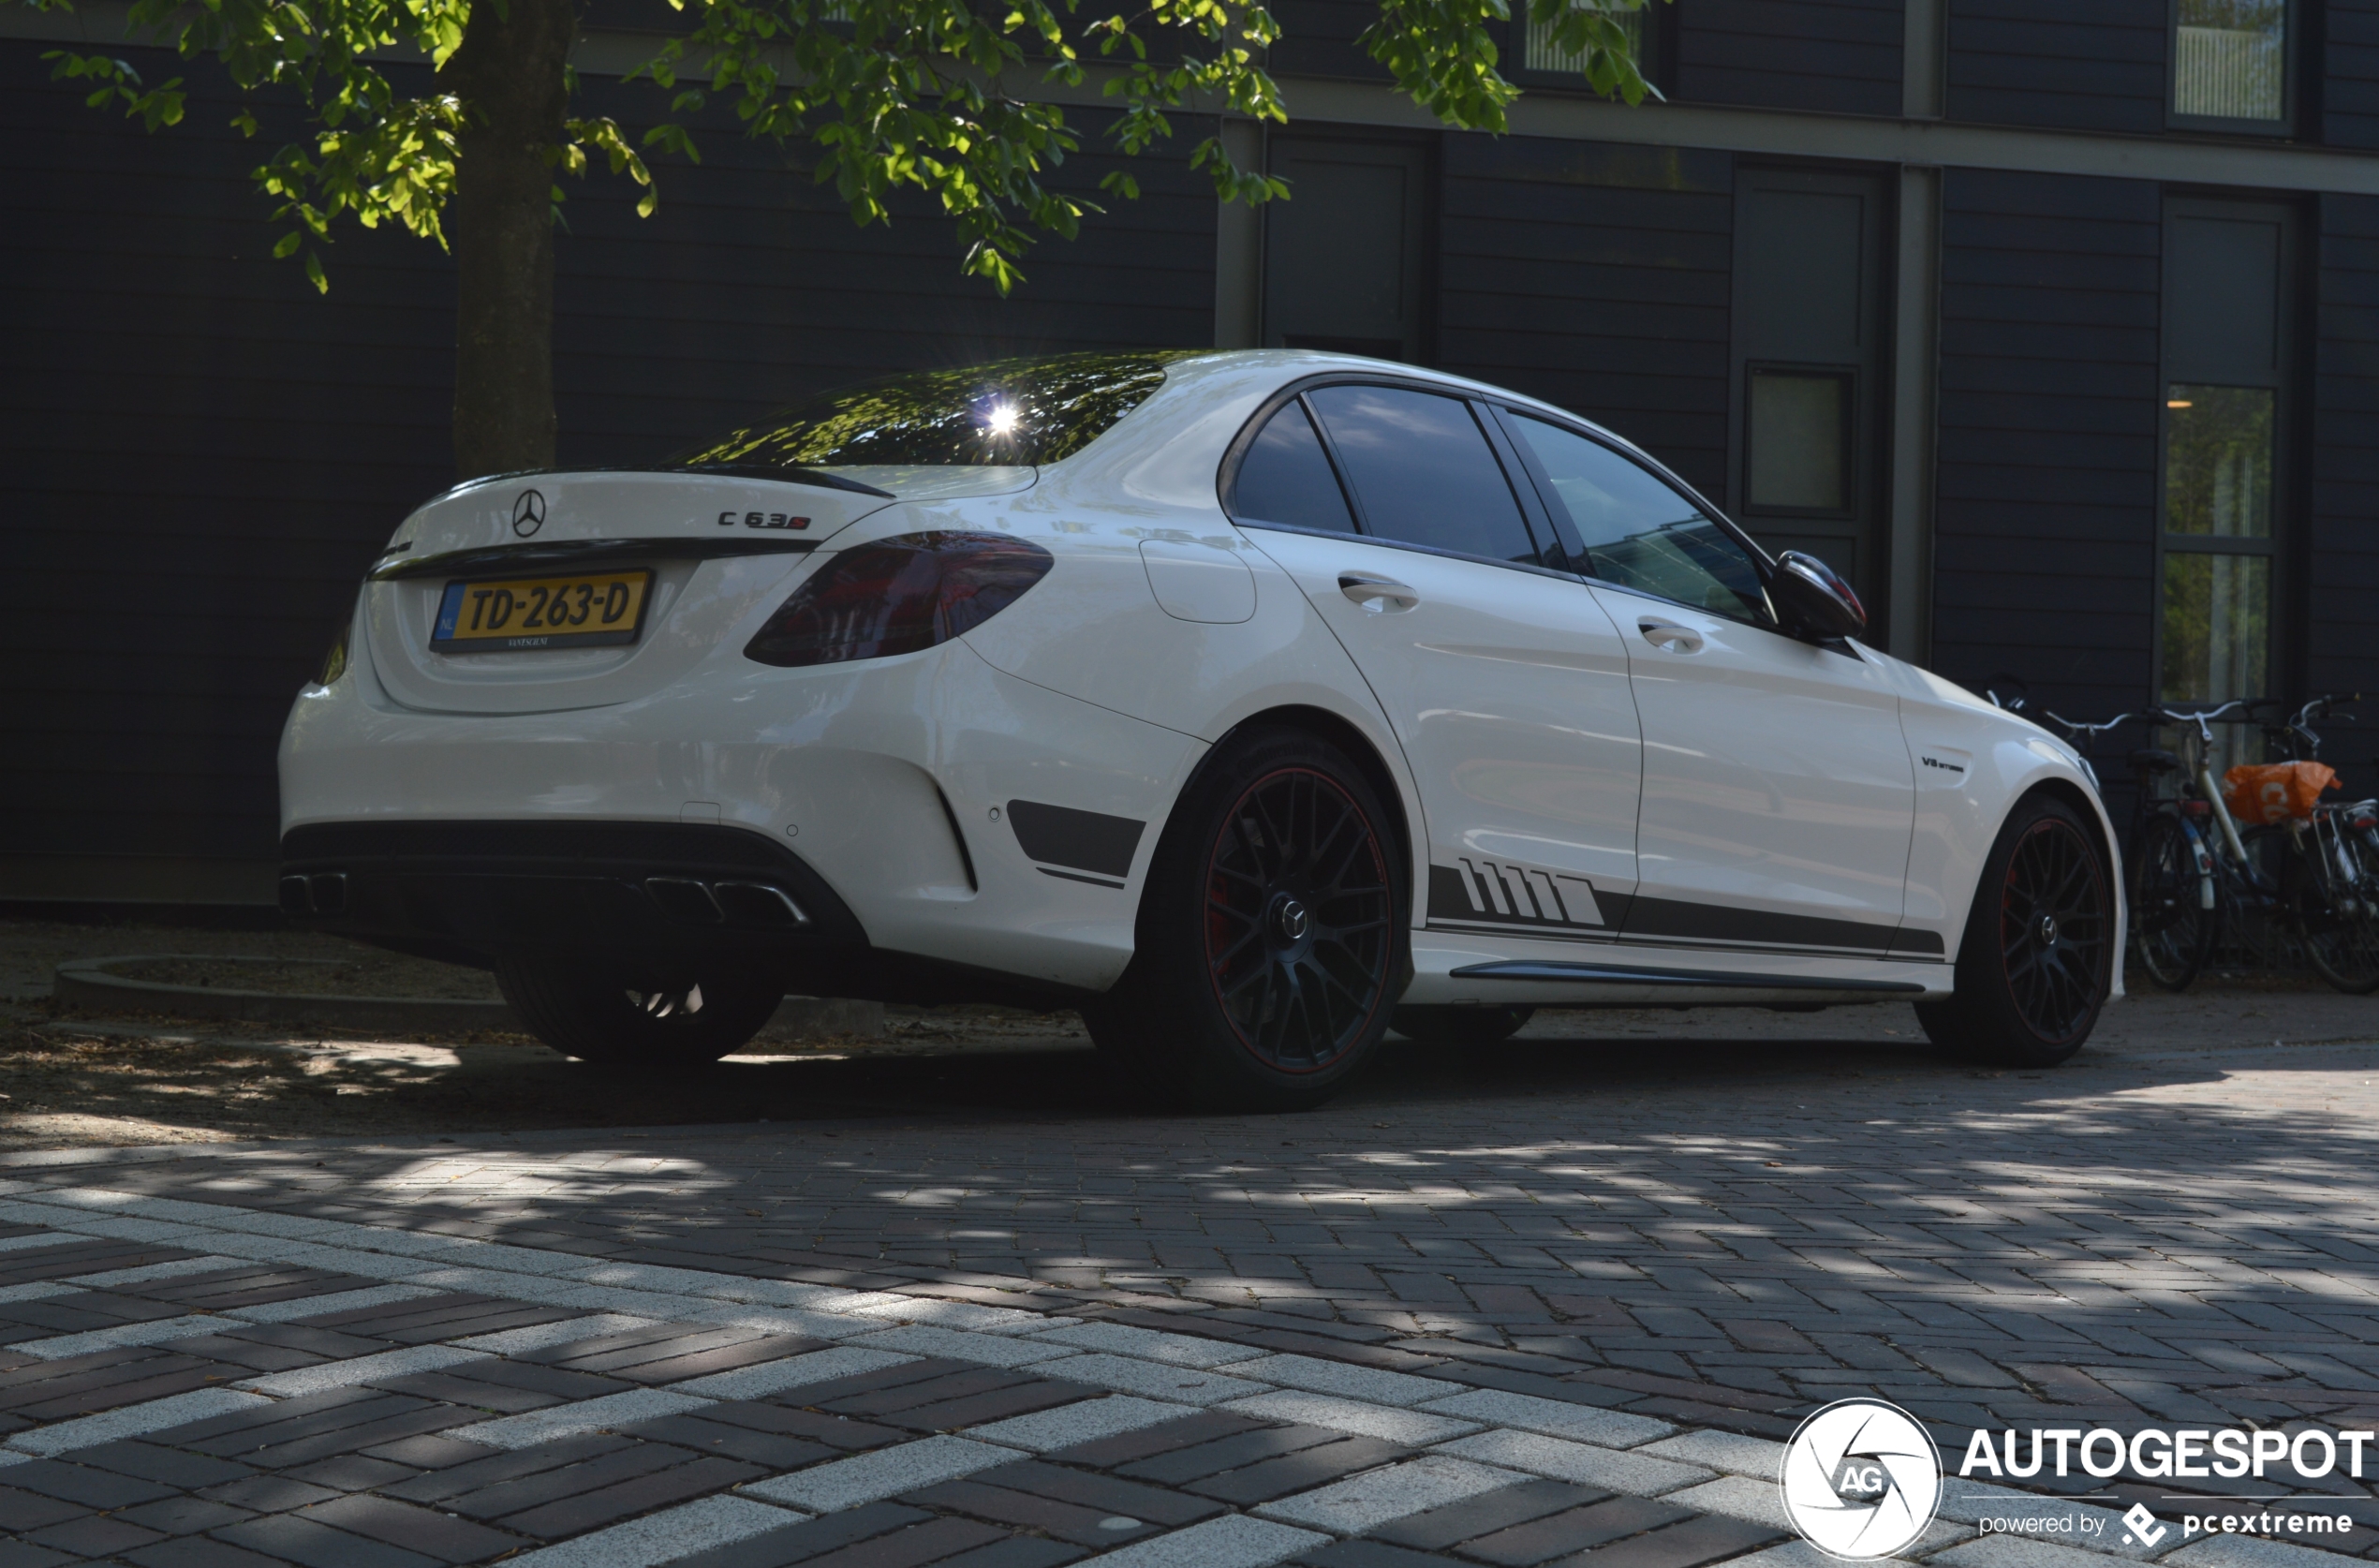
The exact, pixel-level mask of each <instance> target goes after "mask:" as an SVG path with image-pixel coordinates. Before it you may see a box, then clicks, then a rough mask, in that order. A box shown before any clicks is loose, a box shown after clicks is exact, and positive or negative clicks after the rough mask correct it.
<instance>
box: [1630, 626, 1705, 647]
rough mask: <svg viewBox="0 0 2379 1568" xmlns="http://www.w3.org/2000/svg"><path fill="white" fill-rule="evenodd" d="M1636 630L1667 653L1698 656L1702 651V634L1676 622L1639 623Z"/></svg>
mask: <svg viewBox="0 0 2379 1568" xmlns="http://www.w3.org/2000/svg"><path fill="white" fill-rule="evenodd" d="M1635 629H1636V630H1638V631H1640V632H1642V633H1644V640H1645V641H1646V642H1647V643H1651V644H1652V645H1653V646H1654V647H1656V648H1659V649H1661V650H1662V651H1663V652H1666V653H1674V654H1697V653H1700V652H1701V651H1702V634H1701V633H1700V632H1698V631H1696V630H1694V629H1692V627H1690V626H1678V625H1677V623H1676V622H1674V621H1638V622H1636V623H1635Z"/></svg>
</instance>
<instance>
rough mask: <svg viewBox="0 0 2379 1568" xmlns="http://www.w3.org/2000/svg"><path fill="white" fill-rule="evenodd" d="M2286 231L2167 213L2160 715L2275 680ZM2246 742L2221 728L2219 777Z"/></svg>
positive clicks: (2282, 519)
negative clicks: (2165, 709)
mask: <svg viewBox="0 0 2379 1568" xmlns="http://www.w3.org/2000/svg"><path fill="white" fill-rule="evenodd" d="M2294 229H2295V215H2294V214H2293V213H2291V212H2290V211H2289V210H2288V209H2286V208H2284V207H2278V206H2266V205H2262V204H2251V203H2247V202H2220V201H2209V200H2178V199H2177V200H2170V201H2168V202H2167V203H2166V204H2165V331H2164V337H2165V350H2164V355H2165V380H2164V391H2165V397H2164V405H2165V406H2164V408H2163V410H2162V419H2161V424H2162V427H2163V449H2164V452H2163V463H2162V472H2161V473H2160V474H2159V475H2158V481H2159V484H2158V488H2159V489H2160V491H2161V492H2162V500H2161V503H2160V506H2159V512H2160V515H2159V518H2158V524H2159V525H2158V528H2157V534H2158V540H2159V545H2160V553H2161V555H2162V564H2161V566H2160V567H2159V569H2158V572H2157V577H2158V589H2159V593H2158V599H2159V604H2158V607H2157V620H2156V636H2157V644H2158V648H2159V653H2160V658H2159V667H2158V673H2157V677H2156V691H2157V695H2158V697H2159V698H2160V699H2161V700H2162V701H2163V702H2164V703H2165V704H2167V705H2169V706H2174V707H2180V708H2195V707H2205V706H2210V705H2212V704H2214V703H2226V702H2229V701H2230V700H2231V699H2233V698H2237V697H2262V696H2277V695H2280V694H2281V689H2282V688H2283V687H2285V686H2286V685H2287V684H2288V682H2287V679H2286V672H2285V671H2284V670H2283V668H2281V652H2282V649H2283V645H2284V644H2283V640H2282V639H2281V637H2280V636H2279V635H2278V634H2279V632H2280V631H2281V630H2282V628H2281V626H2280V607H2281V605H2282V602H2283V599H2282V597H2281V592H2282V584H2281V582H2280V573H2281V562H2282V558H2283V557H2282V555H2281V541H2282V535H2283V533H2284V531H2285V527H2286V524H2287V515H2286V510H2287V509H2286V505H2285V496H2287V494H2288V489H2287V484H2286V481H2285V474H2284V469H2285V466H2286V465H2285V461H2284V453H2285V452H2286V451H2287V447H2286V444H2285V441H2284V439H2283V430H2284V427H2285V424H2286V421H2287V417H2288V415H2287V406H2288V401H2289V400H2288V389H2289V385H2290V383H2289V379H2288V377H2289V374H2290V365H2291V363H2292V362H2293V360H2294V355H2293V354H2292V352H2291V345H2290V333H2289V332H2288V330H2287V322H2288V321H2289V319H2290V316H2289V310H2288V299H2289V295H2290V293H2291V289H2290V287H2289V279H2290V274H2291V268H2292V266H2293V262H2292V260H2291V257H2292V256H2293V254H2294V250H2295V238H2294ZM2217 733H2218V734H2219V733H2222V732H2220V731H2218V732H2217ZM2251 733H2252V732H2248V731H2243V730H2239V729H2237V728H2236V727H2233V728H2232V729H2231V730H2230V732H2229V733H2228V734H2227V735H2225V736H2224V745H2223V747H2222V751H2223V753H2224V755H2223V756H2221V757H2219V758H2217V760H2216V762H2217V766H2221V765H2224V764H2226V763H2227V762H2236V761H2239V760H2240V759H2241V758H2242V757H2244V756H2245V755H2246V754H2247V753H2248V751H2250V750H2251V749H2252V747H2246V746H2245V745H2244V744H2243V742H2244V738H2245V737H2247V736H2248V735H2250V734H2251Z"/></svg>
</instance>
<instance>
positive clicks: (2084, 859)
mask: <svg viewBox="0 0 2379 1568" xmlns="http://www.w3.org/2000/svg"><path fill="white" fill-rule="evenodd" d="M2114 929H2115V906H2114V890H2113V889H2112V888H2111V887H2110V886H2109V885H2108V879H2107V875H2106V862H2105V859H2104V857H2103V855H2102V854H2101V851H2100V850H2099V845H2098V836H2097V834H2096V833H2095V832H2094V831H2093V830H2092V829H2091V825H2090V824H2089V823H2088V822H2085V821H2083V820H2082V818H2081V816H2080V814H2079V813H2078V812H2076V811H2075V810H2074V809H2073V808H2072V807H2071V806H2067V805H2065V804H2064V803H2063V802H2062V801H2060V800H2057V799H2055V798H2053V797H2050V796H2046V795H2033V796H2031V797H2029V798H2027V799H2025V800H2023V801H2021V802H2019V803H2017V807H2016V809H2015V811H2014V812H2013V813H2012V814H2011V815H2010V816H2009V817H2008V820H2007V823H2006V825H2005V826H2003V827H2002V828H2001V829H2000V830H1999V839H1998V842H1996V843H1994V844H1993V845H1992V846H1991V851H1990V854H1989V856H1988V857H1987V859H1986V860H1985V861H1984V862H1983V875H1982V880H1981V882H1980V884H1979V885H1978V886H1977V887H1976V888H1975V890H1974V904H1973V910H1972V911H1971V912H1970V913H1969V914H1968V915H1967V917H1966V934H1965V937H1964V939H1962V940H1961V941H1960V942H1959V943H1958V990H1957V994H1956V995H1954V996H1951V997H1948V998H1944V999H1943V1000H1940V1001H1927V1002H1919V1003H1917V1004H1916V1017H1917V1021H1918V1022H1919V1023H1921V1024H1923V1025H1924V1026H1925V1032H1926V1034H1928V1036H1930V1037H1931V1038H1932V1040H1933V1043H1935V1044H1938V1045H1942V1046H1944V1047H1946V1048H1948V1049H1950V1050H1953V1051H1956V1052H1958V1053H1959V1054H1960V1055H1962V1056H1967V1057H1972V1058H1976V1059H1979V1060H1983V1061H1989V1062H1996V1063H1998V1064H2000V1065H2002V1066H2005V1067H2050V1066H2054V1065H2055V1064H2056V1063H2058V1062H2061V1061H2063V1060H2064V1059H2065V1058H2068V1057H2070V1056H2072V1055H2073V1054H2074V1053H2075V1052H2076V1051H2078V1050H2080V1049H2081V1047H2082V1042H2084V1041H2086V1040H2088V1039H2089V1038H2090V1031H2091V1028H2094V1027H2095V1026H2096V1024H2097V1022H2098V1013H2099V1010H2100V1009H2101V1008H2102V1007H2104V1006H2105V1005H2106V993H2107V992H2108V990H2109V989H2111V987H2112V977H2113V972H2114V963H2115V952H2114Z"/></svg>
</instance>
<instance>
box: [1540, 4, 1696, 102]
mask: <svg viewBox="0 0 2379 1568" xmlns="http://www.w3.org/2000/svg"><path fill="white" fill-rule="evenodd" d="M1578 8H1580V9H1597V10H1599V9H1603V7H1594V6H1581V7H1578ZM1513 10H1514V12H1515V14H1516V15H1517V16H1519V17H1523V18H1525V17H1527V16H1528V15H1529V10H1530V7H1529V5H1528V3H1527V0H1515V4H1514V6H1513ZM1650 15H1651V5H1650V4H1649V3H1648V4H1647V5H1645V6H1643V7H1638V8H1637V9H1635V10H1632V11H1613V12H1612V13H1611V20H1613V21H1614V22H1618V24H1619V30H1620V31H1621V32H1624V33H1625V34H1626V35H1627V47H1628V51H1629V52H1631V53H1633V55H1634V56H1635V68H1636V70H1637V72H1638V73H1639V74H1640V75H1642V77H1643V78H1644V80H1645V81H1648V82H1653V83H1657V82H1658V81H1659V80H1660V63H1659V61H1658V60H1657V59H1656V58H1655V56H1656V55H1658V53H1659V52H1660V28H1659V27H1658V26H1656V25H1651V24H1649V23H1648V20H1647V19H1648V18H1649V17H1650ZM1526 28H1527V31H1526V34H1525V37H1524V41H1523V42H1522V44H1521V47H1520V49H1519V51H1518V52H1519V56H1520V69H1521V70H1522V71H1524V72H1526V73H1527V74H1528V75H1529V76H1532V77H1538V78H1541V79H1543V80H1544V81H1545V82H1546V83H1547V84H1548V85H1552V84H1556V83H1559V84H1564V85H1571V86H1577V85H1582V84H1584V83H1585V81H1586V58H1585V56H1584V55H1583V54H1580V53H1577V52H1574V51H1571V50H1566V49H1562V48H1560V47H1559V45H1557V44H1556V43H1555V42H1554V41H1553V32H1554V24H1553V23H1552V22H1527V23H1526Z"/></svg>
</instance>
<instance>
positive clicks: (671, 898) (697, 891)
mask: <svg viewBox="0 0 2379 1568" xmlns="http://www.w3.org/2000/svg"><path fill="white" fill-rule="evenodd" d="M644 892H645V894H646V895H648V896H650V897H651V899H652V900H653V902H654V903H656V904H658V905H659V906H660V907H661V908H662V909H664V910H668V911H669V912H670V913H671V914H672V915H675V916H676V917H677V918H678V919H680V920H682V921H685V922H687V924H688V925H808V924H809V916H808V915H806V914H805V913H803V912H802V907H801V906H800V905H799V904H796V903H794V902H793V899H792V895H791V894H789V893H787V892H786V891H785V890H784V889H783V888H780V887H773V886H771V885H770V884H768V883H766V882H705V881H697V880H694V879H693V878H691V877H647V878H645V879H644Z"/></svg>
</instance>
